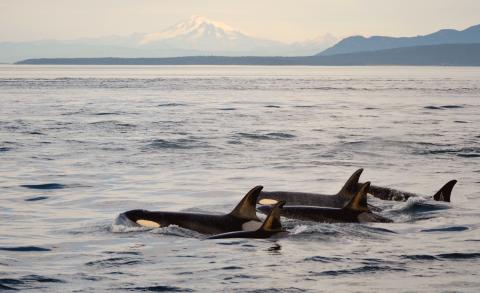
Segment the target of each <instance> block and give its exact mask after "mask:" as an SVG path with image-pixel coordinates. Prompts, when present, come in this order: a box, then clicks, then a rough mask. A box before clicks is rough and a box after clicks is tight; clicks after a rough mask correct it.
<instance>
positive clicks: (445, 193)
mask: <svg viewBox="0 0 480 293" xmlns="http://www.w3.org/2000/svg"><path fill="white" fill-rule="evenodd" d="M455 184H457V180H450V181H448V182H447V183H446V184H445V185H443V186H442V188H440V190H439V191H437V193H435V195H434V196H433V199H434V200H436V201H446V202H450V195H452V189H453V187H454V186H455Z"/></svg>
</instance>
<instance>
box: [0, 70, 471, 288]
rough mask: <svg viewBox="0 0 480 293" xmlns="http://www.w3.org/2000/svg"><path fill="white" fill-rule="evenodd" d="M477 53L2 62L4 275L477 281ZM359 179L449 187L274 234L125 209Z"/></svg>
mask: <svg viewBox="0 0 480 293" xmlns="http://www.w3.org/2000/svg"><path fill="white" fill-rule="evenodd" d="M479 113H480V68H452V67H422V68H419V67H234V66H232V67H229V66H225V67H208V66H191V67H187V66H185V67H184V66H177V67H168V66H164V67H162V66H160V67H157V66H150V67H140V66H139V67H136V66H130V67H122V66H112V67H109V66H78V67H77V66H58V67H56V66H11V65H2V66H0V191H1V196H0V224H1V228H0V291H1V290H16V289H18V290H30V291H32V292H117V291H118V292H122V291H125V292H128V291H138V292H196V291H199V292H205V291H222V290H226V291H238V292H246V291H252V292H322V291H323V292H333V291H337V292H344V291H355V292H385V291H387V290H388V291H393V292H479V291H478V290H479V288H480V279H479V277H480V222H479V219H480V195H479V187H480V143H479V141H480V114H479ZM361 167H363V168H365V171H364V173H363V176H362V179H363V180H371V181H372V183H373V184H376V185H388V186H392V187H399V188H401V189H405V190H407V191H412V192H418V193H421V194H425V195H432V194H433V193H434V192H435V191H436V190H437V189H438V188H440V186H441V185H443V184H444V183H445V182H447V181H448V180H450V179H457V180H458V181H459V183H458V184H457V186H456V187H455V189H454V192H453V195H452V203H451V204H444V203H435V202H426V201H423V200H420V199H411V200H409V201H408V202H406V203H392V202H381V201H379V200H375V199H373V200H372V203H373V204H376V205H379V206H382V207H384V208H385V210H384V212H383V213H382V214H383V215H384V216H387V217H390V218H392V219H394V220H395V222H396V223H393V224H362V225H355V224H331V225H327V224H314V223H309V222H298V221H292V220H287V221H286V222H285V224H286V226H287V227H288V229H289V231H290V232H291V233H290V236H289V237H287V238H281V239H276V240H245V239H231V240H215V241H206V240H202V236H201V235H199V234H197V233H195V232H192V231H188V230H185V229H181V228H178V227H167V228H159V229H151V230H149V229H144V228H132V227H128V226H125V225H122V222H119V221H117V222H115V219H116V217H117V215H118V214H119V213H120V212H122V211H126V210H129V209H134V208H148V209H152V210H161V209H163V210H172V211H180V210H187V211H202V212H228V211H229V210H230V209H231V208H233V206H234V205H235V204H236V202H237V201H238V200H239V199H240V198H241V197H242V196H243V194H244V193H245V192H246V191H248V190H249V189H250V188H251V187H253V186H255V185H259V184H261V185H264V186H265V189H266V190H301V191H305V192H322V193H334V192H336V191H337V190H338V189H339V188H340V187H341V185H342V184H343V182H344V181H345V180H346V178H347V177H348V176H349V175H350V174H351V173H352V172H353V171H355V170H356V169H357V168H361Z"/></svg>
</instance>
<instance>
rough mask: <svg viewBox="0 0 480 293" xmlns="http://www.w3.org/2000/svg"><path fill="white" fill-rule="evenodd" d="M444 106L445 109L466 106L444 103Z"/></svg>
mask: <svg viewBox="0 0 480 293" xmlns="http://www.w3.org/2000/svg"><path fill="white" fill-rule="evenodd" d="M441 107H442V108H444V109H461V108H465V107H464V106H462V105H443V106H441Z"/></svg>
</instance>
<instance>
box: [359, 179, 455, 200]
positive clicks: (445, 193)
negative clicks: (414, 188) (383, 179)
mask: <svg viewBox="0 0 480 293" xmlns="http://www.w3.org/2000/svg"><path fill="white" fill-rule="evenodd" d="M456 183H457V180H450V181H448V182H447V183H446V184H445V185H443V186H442V188H440V189H439V190H438V191H437V192H436V193H435V194H434V195H433V196H422V195H419V194H415V193H412V192H406V191H401V190H397V189H393V188H388V187H381V186H376V185H370V190H369V192H368V193H369V194H371V195H373V196H374V197H377V198H380V199H383V200H394V201H406V200H407V199H409V198H410V197H426V198H432V199H433V200H435V201H444V202H450V197H451V195H452V189H453V187H454V186H455V184H456ZM359 184H361V183H359Z"/></svg>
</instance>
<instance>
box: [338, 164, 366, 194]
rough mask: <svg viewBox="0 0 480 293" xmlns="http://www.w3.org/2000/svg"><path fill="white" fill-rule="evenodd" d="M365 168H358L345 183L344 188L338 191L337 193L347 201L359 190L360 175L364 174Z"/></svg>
mask: <svg viewBox="0 0 480 293" xmlns="http://www.w3.org/2000/svg"><path fill="white" fill-rule="evenodd" d="M362 172H363V169H358V170H357V171H355V172H354V173H353V174H352V176H350V178H348V180H347V182H345V185H343V187H342V189H340V191H339V192H338V193H337V195H339V196H342V197H343V198H344V199H345V200H346V201H348V200H350V199H352V198H353V196H354V195H355V194H356V193H357V191H358V190H359V187H358V180H359V179H360V175H362Z"/></svg>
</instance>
